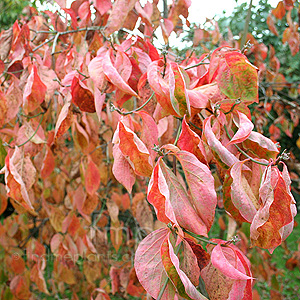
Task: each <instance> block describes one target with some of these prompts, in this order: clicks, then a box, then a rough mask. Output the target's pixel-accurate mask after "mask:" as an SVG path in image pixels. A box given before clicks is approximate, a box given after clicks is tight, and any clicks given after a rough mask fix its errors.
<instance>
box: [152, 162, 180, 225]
mask: <svg viewBox="0 0 300 300" xmlns="http://www.w3.org/2000/svg"><path fill="white" fill-rule="evenodd" d="M159 162H160V158H159V159H158V161H157V163H156V165H155V168H154V170H153V172H152V176H151V178H150V181H149V185H148V196H147V199H148V201H149V202H150V203H151V204H152V205H153V206H154V209H155V212H156V215H157V219H158V220H159V221H161V222H164V223H166V224H168V223H169V222H173V223H174V224H176V223H177V221H176V218H175V215H174V211H173V208H172V206H171V203H170V196H169V194H170V192H169V187H168V185H167V182H166V179H165V178H164V176H163V174H162V171H161V168H160V165H159Z"/></svg>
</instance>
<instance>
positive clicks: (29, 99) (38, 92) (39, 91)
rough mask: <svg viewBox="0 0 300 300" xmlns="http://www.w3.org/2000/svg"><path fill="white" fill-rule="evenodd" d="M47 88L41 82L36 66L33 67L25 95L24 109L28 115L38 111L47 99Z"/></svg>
mask: <svg viewBox="0 0 300 300" xmlns="http://www.w3.org/2000/svg"><path fill="white" fill-rule="evenodd" d="M46 91H47V86H46V85H45V84H44V83H43V82H42V81H41V79H40V77H39V75H38V72H37V67H36V65H33V67H32V69H31V72H30V75H29V77H28V79H27V83H26V85H25V88H24V94H23V107H24V111H25V113H26V114H28V113H30V112H32V111H34V110H36V109H37V108H38V107H39V106H40V105H41V104H42V103H43V102H44V99H45V95H46Z"/></svg>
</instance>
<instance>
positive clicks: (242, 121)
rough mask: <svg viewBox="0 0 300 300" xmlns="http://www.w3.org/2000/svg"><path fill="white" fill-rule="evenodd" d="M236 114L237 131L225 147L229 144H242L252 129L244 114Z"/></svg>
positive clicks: (251, 124)
mask: <svg viewBox="0 0 300 300" xmlns="http://www.w3.org/2000/svg"><path fill="white" fill-rule="evenodd" d="M236 113H237V115H238V122H237V123H238V124H237V126H238V131H237V132H236V133H235V135H234V136H233V137H232V139H231V140H230V142H229V143H228V144H227V146H228V145H231V144H237V143H241V142H243V141H244V140H246V139H247V138H248V137H249V135H250V134H251V132H252V130H253V128H254V125H253V123H252V122H251V121H250V120H249V119H248V118H247V116H246V115H245V114H243V113H241V112H239V111H237V112H236Z"/></svg>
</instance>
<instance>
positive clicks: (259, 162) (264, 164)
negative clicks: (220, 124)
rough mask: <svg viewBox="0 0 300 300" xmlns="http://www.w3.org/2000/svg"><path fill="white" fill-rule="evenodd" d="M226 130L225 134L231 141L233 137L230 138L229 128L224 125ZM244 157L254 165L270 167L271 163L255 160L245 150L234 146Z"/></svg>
mask: <svg viewBox="0 0 300 300" xmlns="http://www.w3.org/2000/svg"><path fill="white" fill-rule="evenodd" d="M224 129H225V132H226V134H227V136H228V138H229V139H230V140H231V136H230V134H229V131H228V129H227V126H226V125H225V124H224ZM233 145H234V146H235V147H236V148H237V149H238V150H239V151H240V152H241V153H242V154H243V155H245V156H246V157H247V158H249V159H250V160H251V161H253V162H254V163H256V164H259V165H262V166H268V165H269V163H264V162H262V161H258V160H256V159H254V158H252V157H251V156H249V155H248V154H247V153H246V152H245V151H244V150H242V149H241V148H240V147H239V146H238V145H236V144H233Z"/></svg>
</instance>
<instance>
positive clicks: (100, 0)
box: [93, 0, 112, 16]
mask: <svg viewBox="0 0 300 300" xmlns="http://www.w3.org/2000/svg"><path fill="white" fill-rule="evenodd" d="M93 4H94V6H95V8H96V9H97V10H98V11H99V12H100V14H101V15H102V16H103V15H104V14H105V13H107V12H108V11H109V10H110V9H111V7H112V5H111V0H93Z"/></svg>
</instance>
